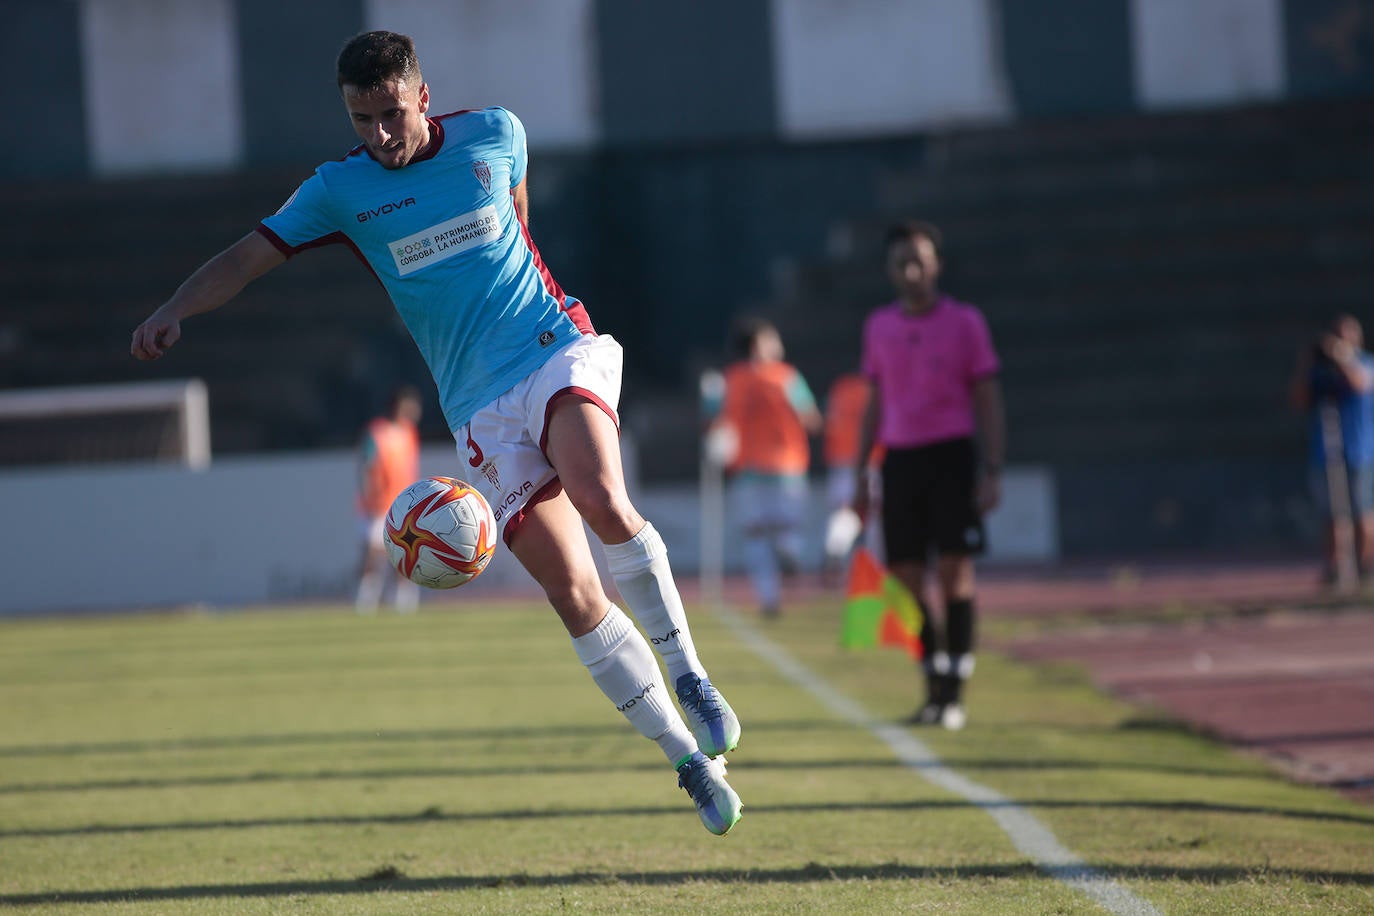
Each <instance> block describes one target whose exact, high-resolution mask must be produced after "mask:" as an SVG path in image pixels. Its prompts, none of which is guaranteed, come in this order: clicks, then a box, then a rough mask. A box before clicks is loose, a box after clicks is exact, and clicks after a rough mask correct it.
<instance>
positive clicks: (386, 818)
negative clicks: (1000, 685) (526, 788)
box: [0, 799, 1374, 840]
mask: <svg viewBox="0 0 1374 916" xmlns="http://www.w3.org/2000/svg"><path fill="white" fill-rule="evenodd" d="M1003 808H1013V809H1015V808H1021V809H1033V808H1042V809H1047V810H1048V809H1059V810H1069V809H1078V808H1085V809H1100V810H1137V811H1164V812H1171V813H1177V812H1195V813H1204V814H1229V815H1237V816H1242V815H1243V816H1256V817H1282V818H1290V819H1293V820H1304V821H1323V822H1334V823H1347V824H1362V825H1368V826H1374V812H1371V813H1370V814H1367V815H1366V814H1351V813H1345V812H1335V811H1301V810H1295V809H1291V808H1290V809H1284V808H1268V807H1263V806H1258V805H1227V804H1217V803H1208V802H1194V801H1093V800H1072V801H1064V800H1055V799H1051V800H1035V799H1027V800H1017V801H1012V800H1008V801H1004V802H970V801H962V800H958V799H921V800H911V801H891V802H824V803H811V804H778V805H750V806H749V812H750V813H751V814H818V813H822V812H836V811H845V812H858V811H875V812H881V811H958V810H961V809H968V810H982V811H996V810H998V809H1003ZM683 810H684V809H683V806H682V805H663V806H638V807H635V806H626V807H621V808H605V807H600V808H556V809H533V808H506V809H501V810H495V811H464V812H447V811H444V810H443V809H442V808H440V807H438V806H437V805H436V806H432V807H429V808H426V809H425V810H423V811H420V812H418V813H413V814H367V815H327V816H318V817H275V818H273V817H264V818H244V819H241V820H223V819H219V820H208V821H163V822H154V823H143V824H83V825H79V826H71V827H21V828H18V829H13V830H0V840H8V839H33V838H39V837H48V838H51V837H68V836H99V835H108V836H112V835H120V834H139V833H163V832H167V833H172V832H186V831H201V830H256V829H275V828H281V827H363V826H367V827H376V826H391V827H394V826H404V825H411V824H424V823H430V822H449V823H480V822H485V821H492V822H501V821H529V820H563V819H575V818H604V817H646V816H659V815H664V816H673V817H676V816H679V815H681V814H682V812H683Z"/></svg>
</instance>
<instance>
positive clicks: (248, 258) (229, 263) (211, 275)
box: [129, 232, 286, 360]
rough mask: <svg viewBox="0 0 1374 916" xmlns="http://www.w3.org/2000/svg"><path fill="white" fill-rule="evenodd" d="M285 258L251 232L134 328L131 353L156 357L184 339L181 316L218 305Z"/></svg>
mask: <svg viewBox="0 0 1374 916" xmlns="http://www.w3.org/2000/svg"><path fill="white" fill-rule="evenodd" d="M285 260H286V256H285V255H283V254H282V253H281V252H280V251H278V250H277V249H276V247H275V246H273V244H272V243H271V242H269V241H267V239H265V238H263V237H262V236H261V235H259V234H258V233H257V232H250V233H248V234H247V235H245V236H244V237H243V238H241V239H239V240H238V241H237V242H235V243H234V244H233V245H230V246H229V247H228V248H226V249H224V250H223V251H221V252H220V253H219V254H217V255H215V256H214V257H213V258H211V259H210V260H208V261H206V262H205V263H204V264H202V265H201V266H200V267H199V268H198V269H197V270H196V272H195V273H193V274H191V276H190V277H188V278H187V279H186V282H185V283H182V284H181V286H180V287H178V288H177V291H176V292H175V293H173V294H172V298H170V299H168V300H167V301H166V302H164V303H163V304H162V305H161V306H160V307H159V308H158V309H157V311H155V312H153V313H152V314H151V315H149V316H148V317H147V319H145V320H144V322H143V323H142V324H140V325H139V326H138V327H137V328H135V329H134V338H133V342H132V343H131V344H130V345H129V352H130V353H132V354H133V355H134V356H135V357H137V358H138V359H144V360H149V359H157V358H158V357H160V356H162V354H163V353H165V352H167V350H168V349H169V348H170V347H171V346H172V345H173V344H175V343H176V342H177V341H178V340H179V339H180V338H181V322H182V319H184V318H189V317H190V316H192V315H199V314H201V313H202V312H209V311H212V310H214V309H217V308H219V307H220V306H221V305H224V304H225V303H226V302H228V301H229V300H230V299H232V298H234V296H236V295H238V293H239V291H240V290H242V289H243V288H244V287H245V286H247V285H248V284H249V283H251V282H252V281H253V280H256V279H257V278H258V277H261V276H262V275H263V274H265V273H267V272H268V271H269V270H271V269H272V268H274V267H276V266H277V265H278V264H281V263H282V262H283V261H285Z"/></svg>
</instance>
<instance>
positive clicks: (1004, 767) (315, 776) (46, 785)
mask: <svg viewBox="0 0 1374 916" xmlns="http://www.w3.org/2000/svg"><path fill="white" fill-rule="evenodd" d="M940 765H942V766H945V767H950V768H952V769H958V770H968V771H978V770H1000V771H1007V772H1016V771H1027V772H1034V771H1046V770H1079V771H1090V772H1132V773H1156V774H1160V775H1171V776H1201V777H1217V778H1232V777H1240V778H1244V777H1247V776H1253V775H1255V774H1254V773H1252V772H1250V771H1247V770H1233V769H1225V768H1205V767H1184V766H1167V765H1162V764H1143V763H1128V762H1116V763H1103V762H1095V761H1084V760H986V759H982V758H969V759H945V760H942V761H941V764H940ZM732 766H734V767H737V768H738V769H739V770H740V771H744V770H748V771H749V772H751V773H758V772H767V771H773V770H775V771H781V772H785V771H798V772H801V771H805V772H815V771H818V770H850V769H854V770H900V769H906V768H907V767H908V766H909V765H908V764H906V763H903V762H902V761H899V760H892V759H887V760H883V759H872V758H854V759H846V758H832V759H829V760H805V759H802V760H780V759H775V760H768V759H763V760H759V759H749V760H746V761H744V762H742V763H738V764H733V765H732ZM662 771H663V765H662V764H661V763H647V762H646V763H624V762H619V763H617V764H616V765H615V766H602V767H601V772H602V773H608V772H617V773H634V772H638V773H649V772H662ZM565 772H567V770H566V768H565V767H562V766H554V765H531V766H448V767H408V768H402V767H396V768H388V769H356V770H348V769H329V770H304V771H299V772H275V771H266V770H254V771H252V772H249V773H225V774H220V775H214V776H182V777H165V778H143V777H133V778H129V779H92V780H74V781H70V782H28V783H11V784H0V795H24V794H30V793H41V792H94V791H102V792H110V791H122V790H129V789H174V788H193V787H206V788H209V787H214V786H238V785H259V784H268V783H280V782H294V783H300V782H330V781H340V782H342V781H348V780H385V779H478V778H483V777H497V776H548V775H553V774H558V773H565Z"/></svg>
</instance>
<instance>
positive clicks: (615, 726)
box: [0, 718, 854, 758]
mask: <svg viewBox="0 0 1374 916" xmlns="http://www.w3.org/2000/svg"><path fill="white" fill-rule="evenodd" d="M823 730H831V731H842V732H852V731H854V726H853V725H852V724H850V723H848V722H842V721H840V720H838V719H830V718H816V719H791V720H771V721H769V720H765V721H760V722H750V723H749V732H750V734H753V733H755V732H788V731H806V732H809V733H814V732H818V731H823ZM624 734H634V729H632V728H631V727H630V726H629V724H628V723H625V722H616V721H613V720H612V721H608V722H607V724H605V725H599V726H585V725H547V724H542V725H528V726H521V727H510V726H503V727H501V728H435V729H385V728H381V729H358V730H354V731H339V732H294V733H285V734H280V735H225V736H222V737H221V736H206V737H199V738H172V739H158V740H148V741H95V742H79V743H71V744H34V745H11V746H9V747H4V746H0V758H5V757H82V756H87V755H92V754H146V753H162V752H166V751H219V750H229V749H233V748H254V747H300V746H303V747H309V746H313V745H325V744H357V743H368V742H379V741H380V742H407V741H491V740H499V739H512V740H524V739H531V738H589V737H596V736H598V735H624Z"/></svg>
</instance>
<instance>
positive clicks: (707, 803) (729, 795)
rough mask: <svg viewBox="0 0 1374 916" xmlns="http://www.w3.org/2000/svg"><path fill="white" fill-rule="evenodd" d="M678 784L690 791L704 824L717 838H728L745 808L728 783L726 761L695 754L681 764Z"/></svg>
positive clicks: (678, 771) (698, 753)
mask: <svg viewBox="0 0 1374 916" xmlns="http://www.w3.org/2000/svg"><path fill="white" fill-rule="evenodd" d="M677 784H678V787H679V788H683V789H686V790H687V794H688V795H689V796H691V799H692V802H693V804H695V805H696V806H697V814H698V815H700V817H701V822H702V824H704V825H705V826H706V829H707V830H709V831H711V832H712V833H714V834H715V835H716V836H725V834H727V833H729V832H730V828H731V827H733V826H735V825H736V824H738V823H739V819H740V817H741V816H742V814H743V808H744V806H743V805H742V804H740V800H739V796H738V795H736V794H735V790H734V789H732V788H730V784H729V783H728V782H726V781H725V758H723V757H721V758H717V759H715V760H712V759H711V758H710V757H707V756H706V755H705V754H703V753H702V752H701V751H697V752H695V753H694V754H692V756H690V757H688V758H687V759H686V760H684V761H683V762H682V763H681V764H679V765H678V768H677Z"/></svg>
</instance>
